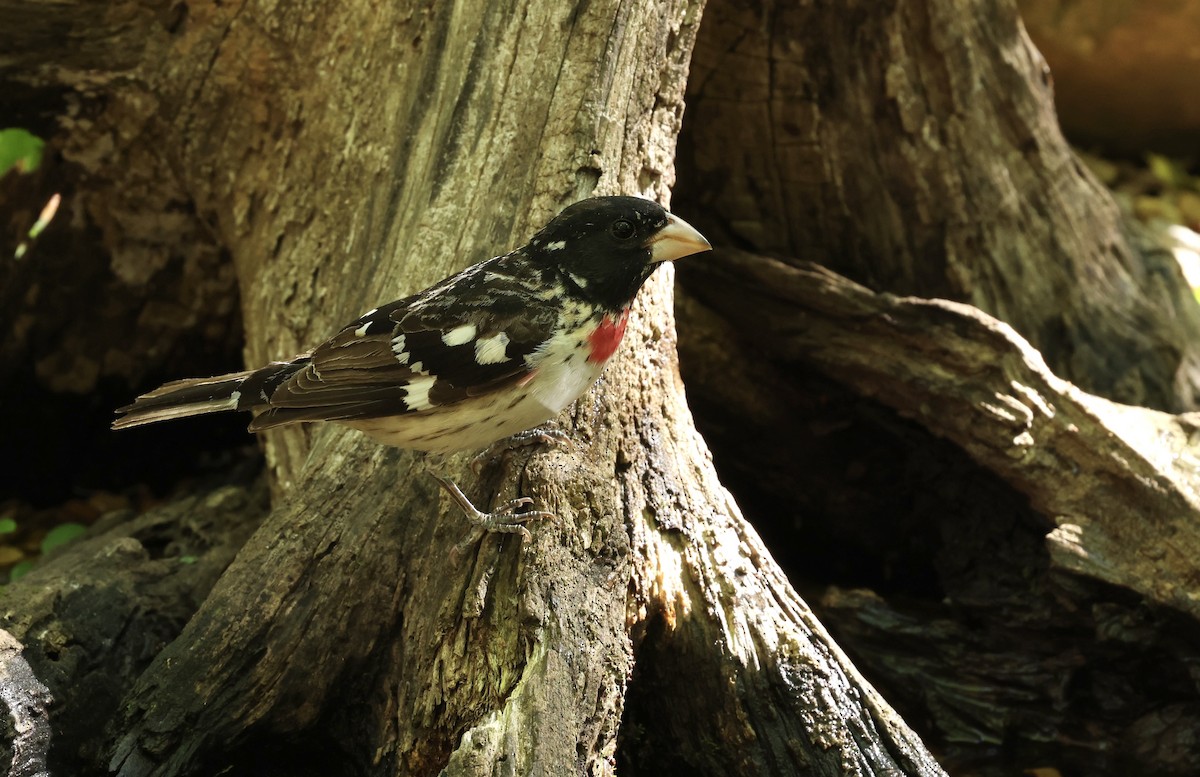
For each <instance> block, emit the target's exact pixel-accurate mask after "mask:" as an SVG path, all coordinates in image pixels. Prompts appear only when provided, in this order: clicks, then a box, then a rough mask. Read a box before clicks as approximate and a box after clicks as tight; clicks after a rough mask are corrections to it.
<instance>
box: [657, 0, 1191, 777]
mask: <svg viewBox="0 0 1200 777" xmlns="http://www.w3.org/2000/svg"><path fill="white" fill-rule="evenodd" d="M1040 75H1041V69H1040V60H1039V57H1038V55H1037V53H1036V51H1034V50H1033V49H1032V47H1031V45H1030V44H1029V42H1028V40H1027V39H1026V37H1025V36H1024V33H1023V31H1022V30H1021V26H1020V23H1019V20H1018V19H1017V17H1016V13H1015V9H1014V6H1013V4H1012V3H1007V2H1006V3H990V4H983V3H977V4H971V5H970V6H968V7H964V6H963V5H962V4H950V3H941V2H930V3H920V4H918V3H901V4H898V5H897V4H893V5H887V4H883V5H879V4H876V5H870V6H865V5H864V6H861V7H859V6H855V7H854V8H853V9H848V8H846V7H844V6H839V7H836V8H834V7H825V6H818V5H814V4H800V5H790V6H786V7H784V6H778V7H776V6H770V7H746V6H744V5H738V4H733V3H722V2H720V0H714V2H712V3H710V4H709V6H708V7H707V9H706V25H705V26H704V27H702V29H701V34H700V37H699V39H698V41H697V50H696V53H695V56H694V60H693V73H692V77H691V79H690V81H689V92H688V101H689V121H688V123H687V125H686V126H685V131H684V134H683V136H682V137H681V140H680V157H679V170H680V172H679V176H680V182H681V185H680V188H679V196H678V197H677V198H676V205H677V208H678V210H680V211H681V212H682V213H684V215H685V217H687V218H688V219H689V220H691V221H692V223H694V224H697V225H699V226H700V227H701V229H702V230H703V231H705V232H706V234H710V235H717V236H718V242H719V243H723V244H724V245H726V246H730V247H735V246H736V247H739V248H741V249H743V250H741V251H738V250H734V249H728V250H720V251H718V252H717V255H716V256H714V257H713V259H712V260H710V261H709V262H706V263H704V264H702V265H701V264H693V265H691V266H687V265H682V266H681V267H680V275H681V279H682V282H683V283H682V285H683V287H684V289H686V290H687V291H688V293H687V294H686V295H684V296H683V297H682V299H681V301H680V306H679V316H680V322H681V323H680V328H681V333H682V335H683V336H682V338H681V352H682V369H683V373H684V376H685V379H686V381H687V384H688V386H689V387H691V396H690V399H691V402H692V406H693V407H694V408H695V409H696V411H697V417H698V418H699V419H700V420H701V422H702V423H701V429H702V431H703V432H704V434H705V436H706V439H708V440H709V441H710V442H711V444H712V445H713V448H714V455H715V457H716V460H717V463H718V465H719V466H720V467H721V471H722V473H723V476H724V477H725V482H727V483H728V484H730V486H731V488H733V489H734V491H735V493H736V494H737V496H738V499H739V502H740V503H741V504H742V505H743V507H744V508H745V509H746V511H747V514H749V515H751V516H754V520H755V524H756V526H757V527H758V528H759V530H760V531H762V532H763V533H764V535H766V538H767V541H768V544H769V545H770V546H771V547H773V548H775V549H776V551H777V557H778V558H779V559H780V561H781V562H782V563H783V565H784V567H785V569H787V570H788V572H789V574H790V575H791V576H792V579H793V580H794V581H796V582H797V584H798V585H799V586H800V587H801V589H802V590H804V591H806V592H808V591H810V590H812V591H820V590H824V594H823V595H814V596H810V601H814V602H817V603H818V605H817V610H818V613H819V615H820V616H821V617H822V618H823V619H824V620H825V621H826V622H827V623H829V624H830V626H831V629H832V630H833V633H834V635H835V636H836V637H837V638H838V639H839V640H840V641H841V644H843V645H844V646H845V647H846V648H847V650H848V651H849V652H850V654H851V655H852V657H853V658H854V659H855V660H856V661H857V662H859V663H860V665H861V666H863V667H865V668H866V669H867V671H868V674H869V676H870V678H871V679H872V680H873V681H874V682H876V683H877V684H878V685H879V686H880V687H881V688H883V689H884V692H885V694H886V695H887V696H888V698H889V699H890V700H892V701H893V703H895V704H896V705H897V707H898V708H899V709H900V710H901V711H902V712H903V713H904V714H905V717H906V720H908V721H909V722H910V723H913V724H914V725H915V726H916V727H917V728H918V730H919V731H920V732H921V734H922V735H923V736H925V737H926V738H927V741H930V742H931V745H932V746H933V747H934V748H935V750H936V752H938V754H939V758H940V759H941V760H942V762H943V764H944V765H946V766H947V767H948V768H949V769H951V770H952V771H958V770H961V771H971V772H972V773H981V774H987V775H992V774H995V775H999V774H1011V773H1013V772H1014V771H1018V770H1021V769H1028V768H1032V767H1035V766H1044V765H1050V766H1053V767H1055V768H1059V769H1061V770H1062V771H1063V772H1064V773H1070V772H1072V771H1077V772H1079V773H1086V774H1125V773H1129V772H1130V771H1140V772H1150V773H1161V774H1180V775H1183V774H1192V773H1195V771H1196V769H1197V768H1198V766H1200V751H1198V750H1197V748H1196V747H1195V745H1194V741H1193V740H1192V739H1191V733H1190V732H1193V731H1194V730H1195V727H1196V725H1197V721H1198V720H1200V718H1198V717H1197V715H1198V710H1200V688H1197V686H1196V683H1195V681H1194V678H1192V677H1191V674H1190V669H1189V668H1188V667H1190V666H1192V665H1193V664H1194V662H1195V660H1196V651H1195V647H1194V645H1195V640H1194V639H1193V638H1192V636H1193V635H1194V634H1195V633H1196V632H1195V630H1196V624H1195V619H1196V616H1197V614H1198V613H1197V610H1196V606H1195V590H1196V586H1197V584H1196V580H1197V579H1198V572H1197V569H1196V562H1195V558H1196V555H1195V552H1196V548H1195V544H1196V539H1197V537H1196V533H1195V529H1194V526H1195V520H1196V518H1195V511H1196V493H1197V490H1196V483H1195V475H1194V471H1195V458H1196V451H1195V444H1194V439H1195V433H1194V431H1193V430H1194V427H1195V419H1194V418H1193V417H1192V415H1190V414H1186V413H1185V414H1181V415H1178V416H1172V415H1167V414H1164V413H1161V412H1156V411H1154V410H1152V409H1146V408H1142V407H1133V406H1132V405H1142V404H1144V405H1148V406H1150V407H1151V408H1158V409H1160V410H1161V409H1169V410H1175V411H1178V410H1186V409H1190V408H1194V407H1195V393H1194V392H1195V385H1196V371H1195V350H1194V343H1195V342H1196V338H1195V333H1196V325H1197V309H1196V307H1195V304H1194V302H1193V301H1192V300H1191V299H1189V296H1190V295H1189V294H1188V293H1187V290H1186V288H1185V286H1184V284H1183V283H1182V280H1181V278H1180V275H1179V272H1178V268H1177V267H1176V266H1175V264H1174V261H1173V260H1172V259H1171V258H1170V257H1169V256H1168V255H1166V254H1165V252H1161V251H1158V252H1156V251H1154V250H1145V248H1144V246H1142V245H1140V244H1138V242H1137V240H1136V238H1135V236H1133V235H1132V232H1131V231H1130V230H1126V228H1125V227H1124V226H1123V225H1122V224H1121V223H1120V221H1119V219H1118V216H1117V211H1116V208H1115V207H1114V206H1113V204H1112V202H1111V199H1110V198H1109V197H1108V196H1107V194H1105V193H1104V192H1103V191H1102V190H1100V189H1099V187H1098V186H1096V185H1095V184H1094V182H1093V181H1092V179H1091V177H1090V176H1089V175H1088V174H1087V173H1086V172H1084V171H1082V168H1081V167H1079V166H1078V165H1077V164H1076V163H1075V162H1074V160H1073V157H1071V155H1070V151H1069V149H1068V148H1067V147H1066V145H1065V143H1064V142H1063V140H1062V138H1061V136H1060V135H1059V134H1058V131H1057V127H1056V125H1055V122H1054V117H1053V114H1052V109H1051V105H1050V93H1049V88H1048V85H1047V84H1046V83H1045V82H1043V81H1042V79H1041V78H1040ZM805 259H817V260H819V261H820V262H821V263H822V264H824V265H826V266H827V267H828V268H830V269H831V270H833V271H836V272H837V273H842V274H844V275H848V276H850V278H849V279H847V278H845V277H842V276H841V275H837V274H834V273H833V272H830V271H829V270H821V269H819V268H815V267H813V266H812V265H810V264H808V263H806V262H805V261H803V260H805ZM781 262H782V264H781ZM851 279H852V280H851ZM855 281H857V283H855ZM859 284H862V285H859ZM893 295H899V297H897V296H893ZM936 298H942V299H936ZM947 299H948V300H956V301H958V302H968V303H971V304H972V305H974V306H977V307H978V308H981V309H982V310H984V311H987V312H988V313H991V314H992V315H994V316H995V317H996V319H1002V320H1003V321H1005V322H1007V324H1001V323H999V321H997V320H996V319H993V318H991V317H989V316H980V315H979V314H978V313H973V312H972V311H971V310H970V309H967V308H964V307H961V306H959V305H957V304H954V303H951V302H947V301H946V300H947ZM1008 325H1011V326H1012V328H1013V329H1015V330H1016V332H1019V333H1020V335H1017V334H1016V333H1014V332H1013V329H1010V328H1009V326H1008ZM1021 336H1023V338H1027V339H1028V341H1029V342H1031V343H1032V344H1033V345H1034V346H1035V347H1036V349H1037V351H1034V350H1032V349H1031V348H1030V347H1029V344H1028V343H1026V341H1025V339H1023V338H1022V337H1021ZM1039 352H1040V353H1039ZM1043 357H1044V360H1043ZM1047 363H1048V364H1049V368H1048V369H1047V367H1046V364H1047ZM1055 375H1060V376H1062V377H1065V378H1068V379H1069V380H1071V381H1072V382H1074V383H1075V384H1078V385H1079V386H1080V387H1081V388H1083V389H1086V391H1087V392H1089V393H1085V392H1082V391H1080V390H1079V389H1076V388H1075V387H1074V386H1071V385H1070V384H1067V383H1065V382H1064V381H1063V380H1061V379H1060V378H1058V377H1055ZM1096 395H1100V396H1096ZM1101 397H1106V398H1107V399H1103V398H1101ZM1112 399H1118V400H1120V401H1122V402H1126V403H1129V405H1128V406H1127V405H1118V404H1115V403H1113V402H1111V401H1108V400H1112ZM964 453H966V454H968V455H969V458H968V456H964V455H963V454H964Z"/></svg>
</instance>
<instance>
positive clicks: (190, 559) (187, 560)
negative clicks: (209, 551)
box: [179, 556, 199, 564]
mask: <svg viewBox="0 0 1200 777" xmlns="http://www.w3.org/2000/svg"><path fill="white" fill-rule="evenodd" d="M197 561H199V558H198V557H197V556H180V557H179V563H180V564H195V563H196V562H197Z"/></svg>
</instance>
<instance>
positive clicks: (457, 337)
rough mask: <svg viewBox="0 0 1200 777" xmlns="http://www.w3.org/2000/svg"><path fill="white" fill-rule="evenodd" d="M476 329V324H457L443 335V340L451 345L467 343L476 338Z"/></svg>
mask: <svg viewBox="0 0 1200 777" xmlns="http://www.w3.org/2000/svg"><path fill="white" fill-rule="evenodd" d="M476 331H477V330H476V329H475V325H474V324H463V325H462V326H456V327H454V328H453V329H451V330H450V331H449V332H446V333H445V334H443V335H442V342H443V343H445V344H446V345H448V346H451V347H453V346H455V345H465V344H467V343H469V342H471V341H472V340H474V339H475V333H476Z"/></svg>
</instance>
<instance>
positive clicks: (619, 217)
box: [113, 197, 711, 534]
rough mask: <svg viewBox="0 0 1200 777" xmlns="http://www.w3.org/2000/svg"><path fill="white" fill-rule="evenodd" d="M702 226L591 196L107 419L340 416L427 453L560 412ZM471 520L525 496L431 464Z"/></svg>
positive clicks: (127, 422) (502, 513) (511, 517)
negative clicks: (498, 494)
mask: <svg viewBox="0 0 1200 777" xmlns="http://www.w3.org/2000/svg"><path fill="white" fill-rule="evenodd" d="M710 248H711V246H710V245H709V243H708V241H707V240H705V239H704V237H703V236H702V235H701V234H700V233H699V232H697V231H696V230H695V229H693V228H692V227H691V226H690V225H689V224H687V223H686V222H684V221H683V220H682V219H679V218H677V217H675V216H673V215H671V214H669V213H667V211H665V210H664V209H663V208H662V207H661V206H659V205H658V204H656V203H654V202H651V201H650V200H645V199H641V198H638V197H596V198H593V199H588V200H583V201H581V202H577V203H575V204H574V205H571V206H570V207H568V208H566V209H565V210H563V211H562V212H561V213H560V214H558V216H556V217H555V218H554V219H553V220H551V221H550V223H549V224H547V225H546V226H545V227H543V228H542V230H541V231H539V232H538V233H537V234H536V235H534V236H533V238H532V239H531V240H530V241H529V243H527V244H526V245H524V246H522V247H521V248H518V249H516V250H515V251H512V252H511V253H507V254H505V255H503V256H497V257H494V258H492V259H488V260H487V261H484V262H480V263H479V264H476V265H474V266H472V267H468V268H467V269H465V270H463V271H462V272H460V273H458V274H457V275H452V276H451V277H449V278H446V279H445V280H443V281H441V282H440V283H437V284H434V285H433V286H430V287H429V288H428V289H425V290H424V291H421V292H418V293H416V294H414V295H412V296H411V297H406V298H404V299H402V300H399V301H397V302H392V303H389V304H387V305H383V306H381V307H378V308H375V309H374V310H371V311H368V312H367V313H366V314H365V315H363V316H362V317H361V318H359V319H357V320H356V321H354V322H352V323H350V324H348V325H347V326H346V327H345V328H343V329H342V330H341V331H340V332H338V333H337V334H336V335H334V336H333V337H331V338H330V339H328V340H326V341H325V342H324V343H322V344H321V345H319V346H317V348H316V349H315V350H313V351H312V352H310V353H307V354H303V355H301V356H298V357H296V358H294V359H292V360H291V361H286V362H274V363H272V364H269V365H267V366H266V367H262V368H260V369H257V370H247V371H245V372H236V373H232V374H229V375H219V376H216V377H212V378H192V379H189V380H180V381H175V382H173V383H168V384H166V385H164V386H162V387H160V388H157V389H155V390H154V391H151V392H150V393H148V394H144V395H142V396H140V397H138V398H137V400H136V401H134V403H133V404H131V405H128V406H126V407H122V408H120V409H119V410H118V411H117V412H118V413H120V414H122V416H121V417H119V418H118V419H117V420H116V421H114V422H113V428H114V429H124V428H127V427H132V426H139V425H141V424H148V423H153V422H155V421H163V420H167V419H171V418H182V417H185V416H191V415H199V414H203V413H213V412H218V411H222V410H250V411H254V412H255V413H256V416H255V418H254V420H253V421H252V422H251V424H250V431H258V430H261V429H269V428H271V427H274V426H280V425H282V424H291V423H301V422H313V421H334V422H337V423H340V424H344V425H346V426H350V427H352V428H354V429H358V430H360V431H363V432H365V433H366V434H368V435H370V436H371V437H373V438H375V439H376V440H378V441H379V442H382V443H385V444H388V445H395V446H399V447H401V448H410V449H414V450H419V451H425V452H428V453H434V454H449V453H455V452H459V451H471V450H478V449H481V448H484V447H486V446H488V445H490V444H492V443H494V442H496V441H498V440H501V439H504V438H506V437H509V436H511V435H513V434H516V433H518V432H522V431H525V430H528V429H530V428H532V427H534V426H537V425H538V424H540V423H543V422H544V421H547V420H548V419H550V418H553V417H554V416H556V415H558V413H559V412H561V411H562V410H563V409H564V408H565V407H566V406H567V405H569V404H570V403H571V402H573V401H574V400H575V399H576V398H577V397H579V396H580V395H581V394H582V393H583V392H584V391H585V390H587V388H588V387H589V386H591V385H592V383H593V382H594V381H595V380H596V378H597V377H598V376H599V375H600V371H601V370H602V369H603V368H604V365H605V363H606V362H608V360H609V358H610V357H611V356H612V355H613V353H614V352H615V351H616V349H617V346H618V345H619V344H620V342H621V338H622V336H623V335H624V333H625V323H626V318H627V317H628V315H629V307H630V305H631V304H632V303H633V299H634V297H635V296H636V294H637V292H638V289H640V288H641V287H642V284H643V283H645V281H646V279H647V278H649V277H650V274H651V273H652V272H654V269H655V268H656V267H657V266H658V264H659V263H660V262H664V261H671V260H674V259H679V258H681V257H684V256H688V255H690V254H694V253H699V252H701V251H707V250H709V249H710ZM434 477H436V478H437V479H438V482H440V483H441V484H442V486H443V487H445V489H446V490H447V491H448V492H449V493H450V495H451V496H452V497H453V498H454V499H455V501H456V502H457V503H458V504H459V506H460V507H461V508H462V509H463V511H464V513H466V514H467V516H468V518H470V519H471V520H472V521H473V522H474V523H476V524H477V525H479V526H482V527H483V528H485V529H488V530H491V531H507V532H521V533H523V534H527V532H525V529H524V527H523V526H521V525H520V524H521V522H523V521H525V520H529V519H530V518H537V517H545V516H547V515H548V514H547V513H542V512H537V511H534V512H526V513H520V514H516V513H515V510H516V508H517V507H519V506H522V505H525V504H529V503H530V502H531V500H529V499H519V500H515V501H514V502H513V503H511V504H509V505H508V506H506V507H503V508H501V509H500V510H499V511H497V512H496V513H493V514H485V513H481V512H479V511H478V510H476V509H475V508H474V506H473V505H471V503H470V501H469V500H467V498H466V497H465V496H463V494H462V492H461V491H459V489H458V488H457V486H455V485H454V484H453V483H452V482H450V481H449V480H448V479H446V478H444V477H441V476H439V475H435V476H434Z"/></svg>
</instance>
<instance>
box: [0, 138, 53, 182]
mask: <svg viewBox="0 0 1200 777" xmlns="http://www.w3.org/2000/svg"><path fill="white" fill-rule="evenodd" d="M45 145H46V143H45V141H43V140H42V139H41V138H39V137H38V136H37V135H34V134H33V133H31V132H29V131H28V130H23V129H19V128H16V127H13V128H9V129H3V130H0V176H3V175H4V174H5V173H7V172H8V171H9V170H11V169H13V168H14V167H15V168H16V169H17V170H19V171H21V172H23V173H29V172H32V171H34V170H36V169H37V168H38V165H40V164H41V163H42V148H43V147H44V146H45Z"/></svg>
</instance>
